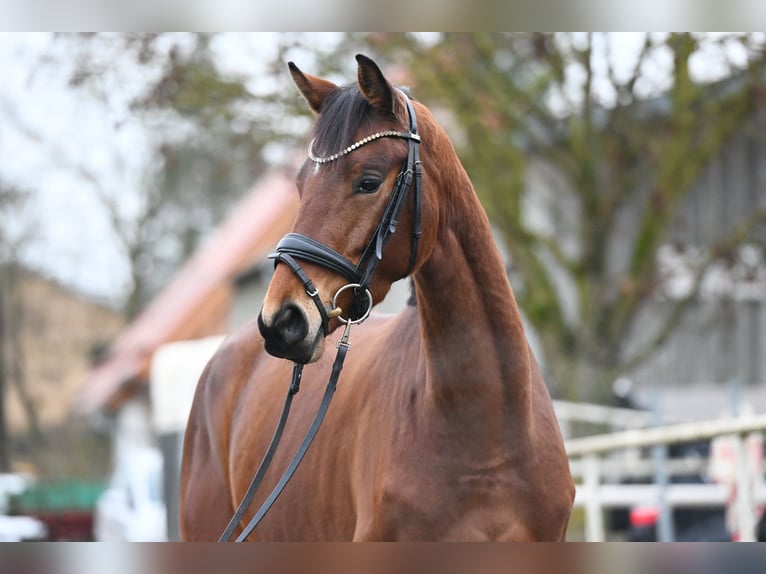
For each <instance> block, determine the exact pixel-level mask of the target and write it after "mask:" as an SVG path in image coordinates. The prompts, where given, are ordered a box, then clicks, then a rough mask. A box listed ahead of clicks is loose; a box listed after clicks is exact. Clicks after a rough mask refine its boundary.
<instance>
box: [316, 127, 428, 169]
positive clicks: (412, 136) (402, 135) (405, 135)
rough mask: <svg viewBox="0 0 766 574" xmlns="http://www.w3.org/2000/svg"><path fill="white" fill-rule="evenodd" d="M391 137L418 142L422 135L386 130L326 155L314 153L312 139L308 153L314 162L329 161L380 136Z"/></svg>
mask: <svg viewBox="0 0 766 574" xmlns="http://www.w3.org/2000/svg"><path fill="white" fill-rule="evenodd" d="M390 137H395V138H404V139H408V140H415V141H417V142H419V141H420V136H419V135H418V134H413V133H409V132H398V131H396V130H386V131H382V132H377V133H374V134H372V135H369V136H367V137H366V138H362V139H360V140H359V141H358V142H355V143H352V144H351V145H350V146H348V147H347V148H346V149H344V150H342V151H339V152H338V153H334V154H332V155H328V156H325V157H319V156H316V155H314V152H313V148H314V140H311V143H310V144H309V150H308V155H309V159H310V160H311V161H313V162H314V163H329V162H331V161H335V160H336V159H339V158H341V157H343V156H344V155H346V154H349V153H351V152H352V151H354V150H355V149H357V148H360V147H362V146H363V145H364V144H367V143H370V142H371V141H375V140H377V139H380V138H390Z"/></svg>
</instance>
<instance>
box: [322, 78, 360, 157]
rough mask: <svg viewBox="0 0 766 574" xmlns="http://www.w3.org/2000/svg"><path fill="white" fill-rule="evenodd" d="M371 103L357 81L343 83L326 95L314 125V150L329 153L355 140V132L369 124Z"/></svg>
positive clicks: (337, 150) (323, 153) (324, 153)
mask: <svg viewBox="0 0 766 574" xmlns="http://www.w3.org/2000/svg"><path fill="white" fill-rule="evenodd" d="M371 115H372V106H370V104H369V103H368V102H367V100H365V99H364V97H363V96H362V94H361V93H360V92H359V88H358V87H357V85H356V84H350V85H348V86H341V87H339V88H338V89H337V90H334V91H333V92H332V93H330V95H329V96H327V99H326V100H325V102H324V104H323V105H322V113H321V114H319V117H318V118H317V121H316V124H315V125H314V133H313V138H314V153H315V154H317V155H330V154H333V153H336V152H339V151H340V150H342V149H344V148H345V147H347V146H349V145H351V144H352V143H354V134H355V133H356V132H357V130H358V129H359V128H360V127H363V126H366V125H369V124H370V117H371Z"/></svg>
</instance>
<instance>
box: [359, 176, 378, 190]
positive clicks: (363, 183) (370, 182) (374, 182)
mask: <svg viewBox="0 0 766 574" xmlns="http://www.w3.org/2000/svg"><path fill="white" fill-rule="evenodd" d="M379 187H380V179H379V178H377V177H363V178H362V179H361V180H359V183H358V184H357V186H356V190H355V192H356V193H366V194H370V193H375V192H376V191H378V188H379Z"/></svg>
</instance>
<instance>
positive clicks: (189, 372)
mask: <svg viewBox="0 0 766 574" xmlns="http://www.w3.org/2000/svg"><path fill="white" fill-rule="evenodd" d="M223 340H224V337H223V336H220V337H208V338H205V339H195V340H191V341H179V342H177V343H168V344H167V345H163V346H162V347H160V348H159V349H157V351H156V352H155V353H154V357H153V358H152V366H151V376H150V384H149V395H150V399H151V404H152V424H153V425H154V429H155V431H156V432H157V433H158V434H165V433H176V432H182V431H183V430H184V429H185V428H186V422H187V420H188V418H189V411H190V410H191V404H192V401H193V400H194V391H195V389H196V388H197V382H198V381H199V378H200V375H202V371H203V370H204V369H205V366H206V365H207V363H208V362H209V361H210V358H211V357H212V356H213V354H214V353H215V351H216V350H217V349H218V347H220V345H221V342H222V341H223Z"/></svg>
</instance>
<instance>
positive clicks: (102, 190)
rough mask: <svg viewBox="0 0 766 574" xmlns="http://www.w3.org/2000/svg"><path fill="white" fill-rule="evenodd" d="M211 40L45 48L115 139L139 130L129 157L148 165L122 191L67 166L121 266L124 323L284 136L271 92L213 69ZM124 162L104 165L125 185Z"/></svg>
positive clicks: (81, 40)
mask: <svg viewBox="0 0 766 574" xmlns="http://www.w3.org/2000/svg"><path fill="white" fill-rule="evenodd" d="M215 41H216V36H215V35H212V36H211V35H206V34H141V35H135V34H132V35H103V34H80V35H70V34H64V35H59V36H58V37H57V42H56V45H55V46H54V48H53V49H52V50H51V52H50V54H51V55H50V59H52V60H54V61H55V62H54V63H55V64H56V65H61V64H62V62H61V59H62V57H63V58H64V59H66V60H67V62H66V63H71V62H74V65H72V66H71V68H70V85H71V86H72V88H73V89H76V90H83V91H84V92H86V93H87V94H89V95H91V96H95V97H96V98H97V99H98V100H100V101H101V102H102V103H104V104H105V105H106V106H107V108H108V109H109V110H111V111H112V114H111V115H112V116H113V117H114V118H115V119H114V126H113V127H114V132H115V135H116V136H118V135H119V134H120V132H121V131H122V130H125V129H127V128H129V127H130V126H135V125H139V126H140V127H141V128H142V129H143V130H145V133H146V134H147V140H148V144H147V148H148V149H145V150H136V151H137V153H140V152H143V153H145V154H146V155H147V157H148V162H147V164H146V166H145V169H144V172H143V175H142V176H141V177H140V178H138V179H137V181H136V183H135V185H134V186H133V189H130V190H129V192H128V193H125V191H124V190H120V189H115V188H114V187H111V186H109V185H107V184H106V183H105V181H104V179H103V178H102V177H100V176H99V175H98V174H97V173H95V171H94V170H93V169H91V168H89V167H88V166H86V165H84V164H83V163H78V162H77V161H72V162H70V163H72V164H73V166H71V167H75V168H76V169H77V170H78V171H79V175H80V176H81V177H83V178H84V179H85V180H87V181H89V182H90V183H91V184H92V187H93V189H94V190H95V191H96V194H97V196H98V198H99V200H100V202H101V204H102V206H103V207H104V209H105V211H106V213H107V215H108V218H109V220H110V222H111V226H112V228H113V230H114V233H115V235H116V237H117V238H118V239H119V242H120V244H121V245H122V248H123V250H124V254H125V257H126V258H127V260H128V262H129V266H130V270H131V278H132V286H131V289H130V293H129V295H128V297H127V299H126V302H125V307H124V309H125V312H126V315H127V316H128V317H129V318H130V317H132V316H134V315H135V314H136V313H137V312H138V311H139V310H140V309H141V307H142V306H143V304H145V303H146V302H147V301H148V299H149V298H150V297H151V296H152V295H153V294H154V293H155V292H156V291H157V290H158V289H159V288H160V287H161V286H162V285H163V284H164V283H165V282H166V281H167V280H168V279H169V277H170V276H171V275H172V273H173V272H174V271H175V269H176V268H177V266H178V265H179V264H180V263H181V262H182V261H184V260H185V259H186V258H188V256H189V255H190V254H191V253H192V252H193V251H194V250H195V248H196V247H197V244H198V242H199V240H200V238H201V237H202V236H204V234H205V233H206V232H208V231H209V230H210V229H212V228H213V227H214V225H215V224H217V223H218V222H219V221H220V220H221V219H222V217H223V216H224V215H225V214H226V212H227V211H228V210H229V209H230V208H231V206H232V204H233V203H234V202H235V201H236V200H237V199H238V198H239V197H241V196H242V194H243V193H244V192H245V190H247V188H248V187H249V186H250V185H251V184H252V183H253V181H255V179H256V178H257V177H258V176H259V175H260V174H262V172H263V170H264V168H265V166H266V163H267V162H266V160H265V159H264V150H265V148H266V147H267V146H272V147H273V146H274V145H275V143H278V142H279V141H281V139H283V138H288V139H289V137H290V134H289V131H288V133H287V135H286V136H285V135H284V132H285V130H284V129H282V128H281V127H280V125H279V123H278V119H277V118H278V117H279V116H280V114H279V113H278V112H275V111H274V109H275V108H274V107H275V106H279V105H281V99H280V98H279V96H278V94H276V93H274V92H273V91H272V92H268V91H266V92H264V93H259V94H255V93H254V91H253V86H252V85H251V83H249V82H248V79H247V78H246V77H241V76H236V75H233V74H231V73H226V72H224V71H222V68H221V66H220V65H219V62H218V61H217V58H216V55H215V50H214V46H213V44H214V43H215ZM62 46H63V49H62ZM72 54H74V56H72ZM273 69H274V68H273V67H271V68H266V70H267V72H265V75H268V73H270V72H269V70H273ZM280 73H281V70H280ZM260 80H261V81H262V82H266V83H267V84H269V79H268V78H266V77H262V78H260ZM274 85H277V86H278V85H279V83H276V84H274ZM280 109H281V108H280ZM127 163H128V162H127V160H126V159H120V158H117V160H116V161H115V165H114V167H113V169H114V170H119V171H123V172H125V173H126V177H125V180H128V179H130V178H129V177H127V176H128V175H129V174H128V173H127V172H128V170H134V171H135V167H134V166H128V165H126V164H127Z"/></svg>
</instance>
